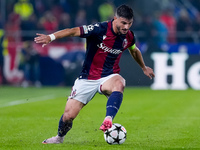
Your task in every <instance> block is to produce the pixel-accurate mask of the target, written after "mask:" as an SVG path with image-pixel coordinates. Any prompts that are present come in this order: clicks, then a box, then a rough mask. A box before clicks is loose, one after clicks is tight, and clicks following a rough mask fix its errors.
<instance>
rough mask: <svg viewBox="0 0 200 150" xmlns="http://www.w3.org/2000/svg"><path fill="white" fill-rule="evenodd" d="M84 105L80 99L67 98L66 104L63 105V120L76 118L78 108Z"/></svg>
mask: <svg viewBox="0 0 200 150" xmlns="http://www.w3.org/2000/svg"><path fill="white" fill-rule="evenodd" d="M84 106H85V104H83V103H82V102H80V101H77V100H75V99H70V98H69V99H68V100H67V103H66V106H65V112H64V118H63V120H64V121H66V120H73V119H74V118H76V116H77V115H78V114H79V112H80V110H81V109H82V108H83V107H84Z"/></svg>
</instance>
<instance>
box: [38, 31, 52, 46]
mask: <svg viewBox="0 0 200 150" xmlns="http://www.w3.org/2000/svg"><path fill="white" fill-rule="evenodd" d="M36 35H38V36H37V37H35V38H34V41H35V43H37V44H42V47H44V46H46V45H47V44H48V43H50V42H51V38H50V37H49V36H48V35H45V34H40V33H37V34H36Z"/></svg>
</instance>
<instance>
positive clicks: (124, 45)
mask: <svg viewBox="0 0 200 150" xmlns="http://www.w3.org/2000/svg"><path fill="white" fill-rule="evenodd" d="M127 44H128V41H127V39H124V41H123V43H122V46H123V48H125V47H126V46H127Z"/></svg>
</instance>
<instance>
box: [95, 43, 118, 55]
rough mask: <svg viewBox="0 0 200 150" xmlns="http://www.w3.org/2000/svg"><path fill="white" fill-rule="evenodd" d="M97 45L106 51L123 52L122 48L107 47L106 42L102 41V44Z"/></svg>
mask: <svg viewBox="0 0 200 150" xmlns="http://www.w3.org/2000/svg"><path fill="white" fill-rule="evenodd" d="M97 46H98V47H99V48H101V49H102V50H104V52H109V53H112V54H116V55H118V54H120V53H122V51H121V50H119V49H112V48H109V47H107V46H106V45H105V44H104V43H100V44H98V45H97Z"/></svg>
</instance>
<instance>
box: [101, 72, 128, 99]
mask: <svg viewBox="0 0 200 150" xmlns="http://www.w3.org/2000/svg"><path fill="white" fill-rule="evenodd" d="M125 85H126V81H125V79H124V78H123V77H122V76H121V75H115V76H113V77H111V78H110V79H108V80H107V81H105V82H104V83H103V84H102V86H101V90H102V92H103V93H104V94H106V95H110V94H111V93H112V92H113V91H119V92H122V93H123V91H124V87H125Z"/></svg>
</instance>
